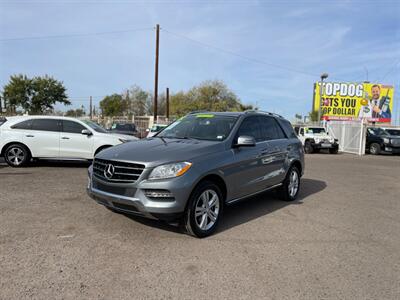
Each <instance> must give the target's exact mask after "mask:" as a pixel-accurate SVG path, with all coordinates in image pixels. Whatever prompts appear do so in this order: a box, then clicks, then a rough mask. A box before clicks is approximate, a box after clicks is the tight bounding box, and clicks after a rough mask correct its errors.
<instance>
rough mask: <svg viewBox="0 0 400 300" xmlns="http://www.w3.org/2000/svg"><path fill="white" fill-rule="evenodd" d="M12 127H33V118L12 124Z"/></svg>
mask: <svg viewBox="0 0 400 300" xmlns="http://www.w3.org/2000/svg"><path fill="white" fill-rule="evenodd" d="M11 128H12V129H32V120H26V121H23V122H20V123H17V124H15V125H13V126H11Z"/></svg>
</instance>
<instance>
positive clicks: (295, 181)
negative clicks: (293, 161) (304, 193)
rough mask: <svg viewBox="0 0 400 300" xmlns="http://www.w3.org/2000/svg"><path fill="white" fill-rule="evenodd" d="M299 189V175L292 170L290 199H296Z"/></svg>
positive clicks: (289, 188) (289, 187)
mask: <svg viewBox="0 0 400 300" xmlns="http://www.w3.org/2000/svg"><path fill="white" fill-rule="evenodd" d="M298 189H299V174H297V172H296V171H295V170H292V172H291V173H290V177H289V186H288V190H289V195H290V197H292V198H294V197H295V196H296V194H297V191H298Z"/></svg>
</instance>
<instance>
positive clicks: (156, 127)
mask: <svg viewBox="0 0 400 300" xmlns="http://www.w3.org/2000/svg"><path fill="white" fill-rule="evenodd" d="M165 127H167V125H153V127H151V129H150V132H159V131H160V130H162V129H163V128H165Z"/></svg>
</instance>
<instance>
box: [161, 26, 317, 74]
mask: <svg viewBox="0 0 400 300" xmlns="http://www.w3.org/2000/svg"><path fill="white" fill-rule="evenodd" d="M162 30H163V31H164V32H166V33H169V34H171V35H174V36H176V37H179V38H182V39H185V40H188V41H191V42H193V43H197V44H199V45H202V46H203V47H207V48H211V49H214V50H217V51H220V52H222V53H225V54H229V55H231V56H236V57H239V58H241V59H244V60H247V61H250V62H253V63H258V64H262V65H267V66H270V67H273V68H276V69H282V70H286V71H289V72H293V73H298V74H302V75H306V76H310V77H313V78H319V77H320V75H319V74H313V73H310V72H307V71H303V70H300V69H296V68H291V67H287V66H283V65H278V64H274V63H270V62H266V61H263V60H260V59H258V58H253V57H249V56H246V55H242V54H239V53H236V52H233V51H231V50H227V49H223V48H221V47H218V46H213V45H211V44H207V43H204V42H201V41H198V40H195V39H192V38H190V37H187V36H185V35H182V34H179V33H175V32H172V31H169V30H166V29H162Z"/></svg>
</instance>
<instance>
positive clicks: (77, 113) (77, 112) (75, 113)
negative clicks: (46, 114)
mask: <svg viewBox="0 0 400 300" xmlns="http://www.w3.org/2000/svg"><path fill="white" fill-rule="evenodd" d="M65 115H66V116H67V117H75V118H79V117H83V116H84V115H86V113H85V110H83V109H82V108H77V109H70V110H68V111H67V112H66V113H65Z"/></svg>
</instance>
